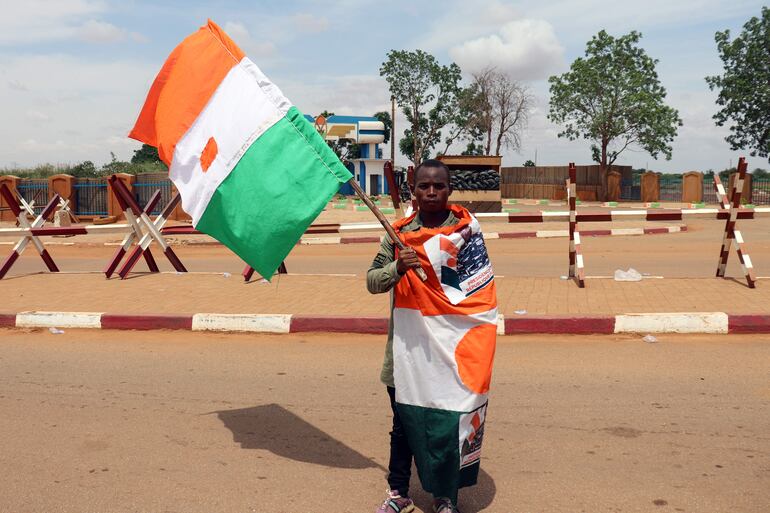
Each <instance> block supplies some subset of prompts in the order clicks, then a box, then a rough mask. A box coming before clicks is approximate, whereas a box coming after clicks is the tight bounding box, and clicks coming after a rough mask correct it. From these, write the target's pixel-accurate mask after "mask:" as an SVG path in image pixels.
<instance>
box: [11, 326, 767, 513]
mask: <svg viewBox="0 0 770 513" xmlns="http://www.w3.org/2000/svg"><path fill="white" fill-rule="evenodd" d="M382 346H383V340H382V338H381V337H361V336H359V337H354V336H327V335H313V336H303V337H298V336H288V335H286V336H247V335H242V336H241V335H217V334H200V333H163V332H157V333H142V332H109V331H77V330H67V332H66V333H65V334H63V335H53V334H50V333H49V332H47V331H27V332H25V331H18V330H6V331H3V330H0V412H2V415H0V468H2V469H3V478H2V479H0V505H2V506H0V510H1V511H9V512H14V513H25V512H41V511H46V512H78V513H79V512H135V511H136V512H138V511H141V512H182V511H184V512H206V513H210V512H215V511H216V512H225V511H226V512H251V511H257V512H271V513H280V512H286V513H299V512H302V511H319V509H318V508H322V509H321V510H322V511H340V512H369V511H372V509H373V505H374V504H375V503H376V502H377V501H378V500H379V499H380V498H381V496H382V492H383V490H384V489H385V486H386V485H385V482H384V480H383V475H384V474H383V473H384V468H383V466H384V465H386V457H387V431H388V422H389V418H388V415H387V413H388V407H387V402H386V401H387V399H386V396H385V393H384V389H383V388H382V386H380V385H379V384H378V382H377V375H378V370H379V368H378V367H379V363H380V361H381V358H382ZM769 378H770V340H768V339H767V338H762V337H758V336H754V337H738V336H721V337H705V336H701V337H693V336H689V337H684V336H678V337H674V336H670V337H661V340H660V342H658V343H656V344H647V343H644V342H642V341H641V340H639V339H638V338H637V337H559V338H553V337H552V338H548V337H515V338H514V337H505V338H502V339H501V340H500V343H499V349H498V354H497V362H496V369H495V378H494V383H493V392H492V396H491V407H490V417H489V419H490V420H489V425H488V428H487V429H488V431H487V439H486V446H485V453H484V461H483V473H482V478H481V482H480V485H479V486H477V487H476V488H474V489H472V490H467V491H464V492H463V493H462V494H461V506H462V511H463V512H465V513H468V512H475V511H488V512H501V513H512V512H516V513H519V512H570V513H574V512H579V511H585V512H590V513H595V512H600V511H611V512H620V511H622V512H635V511H638V512H647V511H672V512H673V511H685V512H704V513H714V512H726V511H730V512H766V511H768V509H767V508H768V504H770V434H768V431H767V426H768V420H770V417H768V411H769V410H768V407H770V379H769ZM414 488H415V490H417V489H418V488H419V486H418V485H417V484H415V485H414ZM415 497H416V499H417V501H418V505H419V506H421V507H423V508H425V507H427V505H428V498H427V497H426V496H425V495H424V494H421V493H417V492H415ZM329 505H332V506H329ZM314 508H315V509H314Z"/></svg>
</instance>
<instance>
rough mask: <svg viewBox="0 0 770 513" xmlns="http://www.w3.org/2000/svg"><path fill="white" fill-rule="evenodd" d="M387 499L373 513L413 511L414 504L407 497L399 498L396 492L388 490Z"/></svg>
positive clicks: (405, 512)
mask: <svg viewBox="0 0 770 513" xmlns="http://www.w3.org/2000/svg"><path fill="white" fill-rule="evenodd" d="M387 494H388V497H387V498H386V499H385V500H384V501H382V505H381V506H380V507H379V508H378V509H377V510H376V511H375V513H409V512H410V511H413V510H414V502H412V499H410V498H409V497H401V494H400V493H398V490H388V491H387Z"/></svg>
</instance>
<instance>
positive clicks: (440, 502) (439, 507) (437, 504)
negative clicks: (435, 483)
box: [433, 497, 460, 513]
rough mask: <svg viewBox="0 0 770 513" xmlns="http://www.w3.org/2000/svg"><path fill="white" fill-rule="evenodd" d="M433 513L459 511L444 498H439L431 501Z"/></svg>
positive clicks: (455, 512) (456, 512)
mask: <svg viewBox="0 0 770 513" xmlns="http://www.w3.org/2000/svg"><path fill="white" fill-rule="evenodd" d="M433 513H460V510H459V509H457V508H456V507H455V505H454V504H452V501H450V500H449V499H447V498H446V497H439V498H438V499H436V500H434V501H433Z"/></svg>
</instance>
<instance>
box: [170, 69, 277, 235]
mask: <svg viewBox="0 0 770 513" xmlns="http://www.w3.org/2000/svg"><path fill="white" fill-rule="evenodd" d="M289 108H291V103H290V102H289V100H288V99H286V97H284V96H283V94H281V92H280V90H278V88H277V87H276V86H275V85H274V84H272V83H271V82H270V81H269V80H268V79H267V77H265V75H264V74H263V73H262V71H260V69H259V68H258V67H257V65H256V64H254V63H253V62H252V61H251V60H249V59H248V58H244V59H243V60H242V61H241V62H240V63H238V64H237V65H236V66H234V67H233V68H232V69H231V70H230V72H229V73H228V74H227V76H225V78H224V80H222V82H221V83H220V84H219V87H218V88H217V90H216V91H215V92H214V94H213V96H212V97H211V99H210V100H209V102H208V104H207V105H206V107H205V108H204V109H203V110H202V111H201V113H200V115H199V116H198V118H197V119H196V120H195V122H194V123H193V125H192V126H191V127H190V129H189V130H188V131H187V133H186V134H185V135H184V136H183V137H182V138H181V139H180V140H179V143H178V144H177V145H176V149H175V151H174V158H173V160H172V162H171V169H170V170H169V177H170V178H171V180H172V181H173V182H174V185H175V186H176V188H177V189H178V190H179V194H180V195H181V196H182V207H183V208H184V210H185V212H187V213H188V214H190V216H191V217H192V221H193V225H197V224H198V221H199V220H200V218H201V216H202V215H203V212H204V211H205V210H206V207H207V206H208V204H209V200H210V199H211V196H212V195H213V194H214V191H216V190H217V188H218V187H219V185H220V184H221V183H222V181H224V179H225V178H227V176H228V175H229V174H230V171H232V169H233V168H234V167H235V165H236V164H237V163H238V161H239V160H240V159H241V157H242V156H243V154H244V153H245V152H246V150H248V149H249V147H250V146H251V144H252V143H253V142H254V141H255V140H256V139H257V138H258V137H259V136H261V135H262V134H263V133H265V132H266V131H267V130H268V129H269V128H270V127H272V126H273V125H274V124H276V123H277V122H278V121H279V120H280V119H281V118H283V117H284V116H285V115H286V113H287V112H288V110H289ZM211 137H213V138H214V140H215V141H216V145H217V149H218V151H217V155H216V157H215V158H214V160H213V161H212V163H211V165H210V166H209V168H208V170H207V171H206V172H204V171H203V168H202V166H201V163H200V158H201V153H202V152H203V149H204V148H205V147H206V144H207V143H208V141H209V139H210V138H211Z"/></svg>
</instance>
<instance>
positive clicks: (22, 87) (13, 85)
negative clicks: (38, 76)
mask: <svg viewBox="0 0 770 513" xmlns="http://www.w3.org/2000/svg"><path fill="white" fill-rule="evenodd" d="M8 88H9V89H13V90H14V91H22V92H28V91H29V87H27V86H26V84H22V83H21V82H19V81H18V80H9V81H8Z"/></svg>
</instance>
